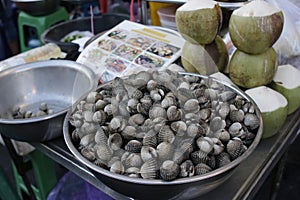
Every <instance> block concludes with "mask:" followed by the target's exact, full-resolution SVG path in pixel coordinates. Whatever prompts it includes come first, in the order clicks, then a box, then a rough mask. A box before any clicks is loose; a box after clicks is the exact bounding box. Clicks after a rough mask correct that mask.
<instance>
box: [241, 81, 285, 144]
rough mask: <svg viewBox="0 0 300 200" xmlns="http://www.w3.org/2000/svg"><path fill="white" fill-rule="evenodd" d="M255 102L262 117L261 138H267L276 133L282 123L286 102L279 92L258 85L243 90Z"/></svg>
mask: <svg viewBox="0 0 300 200" xmlns="http://www.w3.org/2000/svg"><path fill="white" fill-rule="evenodd" d="M245 92H246V94H248V95H249V96H250V97H251V98H252V99H253V101H254V102H255V103H256V104H257V106H258V108H259V109H260V111H261V114H262V119H263V134H262V138H268V137H271V136H273V135H275V134H276V133H278V131H279V129H280V128H281V127H282V125H283V124H284V122H285V120H286V118H287V113H288V102H287V100H286V98H285V97H284V96H283V95H282V94H280V93H279V92H277V91H275V90H273V89H271V88H269V87H266V86H260V87H255V88H251V89H248V90H246V91H245Z"/></svg>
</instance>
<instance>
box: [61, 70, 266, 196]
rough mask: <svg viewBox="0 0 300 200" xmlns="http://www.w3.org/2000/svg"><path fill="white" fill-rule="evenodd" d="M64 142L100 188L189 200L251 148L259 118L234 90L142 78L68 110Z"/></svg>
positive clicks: (167, 76)
mask: <svg viewBox="0 0 300 200" xmlns="http://www.w3.org/2000/svg"><path fill="white" fill-rule="evenodd" d="M74 105H75V106H74V108H73V110H72V111H69V112H68V114H67V116H66V118H65V121H64V128H63V132H64V139H65V142H66V144H67V146H68V148H69V149H70V151H71V152H72V153H73V154H74V156H75V157H76V158H77V159H78V160H79V161H80V162H82V163H83V164H85V165H86V166H87V167H89V168H90V169H92V173H94V175H95V176H96V177H97V178H99V180H101V181H102V182H103V183H104V184H106V185H107V186H109V187H110V188H112V189H113V190H115V191H117V192H119V193H121V194H124V195H126V196H128V197H132V198H134V199H147V198H150V199H153V198H157V199H192V198H196V197H199V196H201V195H202V194H204V193H206V192H208V191H211V190H213V189H215V188H217V187H218V186H219V185H221V184H222V183H223V182H224V181H225V180H227V178H229V177H230V176H231V175H232V172H233V170H234V169H235V168H236V167H237V166H238V165H239V164H240V163H241V162H242V161H243V160H245V159H246V158H247V157H248V156H249V155H250V154H251V153H252V151H253V150H254V149H255V148H256V146H257V145H258V143H259V141H260V139H261V136H262V128H263V124H262V118H261V113H260V111H259V109H258V107H257V106H256V105H255V103H254V102H253V101H252V100H251V99H250V98H249V97H248V96H247V95H246V94H245V93H244V92H242V91H241V90H240V89H238V88H236V87H235V86H232V85H230V84H228V83H226V82H222V81H219V80H216V79H214V78H209V77H206V76H202V75H196V74H191V73H174V72H171V71H168V70H167V71H160V72H158V71H148V72H146V71H143V72H139V73H138V74H134V75H130V76H128V77H126V78H116V79H114V80H113V81H110V82H107V83H105V84H102V85H100V86H99V87H98V88H97V90H96V91H93V92H90V93H88V94H87V95H86V96H85V97H84V98H83V99H81V100H79V101H78V102H76V103H75V104H74Z"/></svg>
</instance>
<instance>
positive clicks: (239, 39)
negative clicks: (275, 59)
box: [228, 0, 284, 54]
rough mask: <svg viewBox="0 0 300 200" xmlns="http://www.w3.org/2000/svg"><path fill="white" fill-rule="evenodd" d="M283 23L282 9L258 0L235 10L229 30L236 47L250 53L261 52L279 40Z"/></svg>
mask: <svg viewBox="0 0 300 200" xmlns="http://www.w3.org/2000/svg"><path fill="white" fill-rule="evenodd" d="M283 23H284V17H283V12H282V11H281V10H280V9H278V8H276V7H274V6H273V5H271V4H270V3H268V2H265V1H262V0H256V1H251V2H250V3H248V4H246V5H244V6H242V7H240V8H239V9H236V10H234V11H233V13H232V15H231V17H230V20H229V26H228V30H229V34H230V37H231V40H232V42H233V44H234V45H235V46H236V48H238V49H239V50H241V51H244V52H246V53H249V54H260V53H263V52H265V51H266V50H267V49H268V48H270V47H271V46H273V44H274V43H275V42H276V41H277V40H278V38H279V36H280V35H281V32H282V29H283Z"/></svg>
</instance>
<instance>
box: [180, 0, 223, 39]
mask: <svg viewBox="0 0 300 200" xmlns="http://www.w3.org/2000/svg"><path fill="white" fill-rule="evenodd" d="M175 17H176V25H177V29H178V31H179V32H180V34H181V35H182V37H183V38H184V39H186V40H188V41H189V42H191V43H194V44H209V43H211V42H213V40H214V39H215V37H216V36H217V33H218V31H219V29H220V27H221V25H222V10H221V8H220V6H219V4H218V3H217V2H216V1H211V0H201V1H199V0H189V1H187V2H186V3H185V4H183V5H182V6H180V7H179V8H178V9H177V10H176V14H175Z"/></svg>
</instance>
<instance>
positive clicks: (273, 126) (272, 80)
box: [176, 0, 300, 138]
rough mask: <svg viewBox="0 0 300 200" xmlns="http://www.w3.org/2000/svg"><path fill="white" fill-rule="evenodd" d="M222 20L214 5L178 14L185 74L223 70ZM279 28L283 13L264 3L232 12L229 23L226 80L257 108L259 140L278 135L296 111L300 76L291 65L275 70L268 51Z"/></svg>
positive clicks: (207, 1)
mask: <svg viewBox="0 0 300 200" xmlns="http://www.w3.org/2000/svg"><path fill="white" fill-rule="evenodd" d="M221 16H222V13H221V10H220V7H219V5H218V3H217V2H215V1H212V0H201V1H198V0H189V1H187V3H185V4H184V5H183V6H181V7H180V8H178V9H177V12H176V23H177V27H178V30H179V32H180V33H181V35H182V36H183V37H184V38H185V40H186V43H185V45H184V46H183V48H182V56H181V61H182V65H183V67H184V68H185V70H186V71H188V72H195V73H199V74H203V75H210V74H212V73H214V72H217V71H221V72H222V70H223V69H224V68H225V67H226V65H227V63H228V53H227V49H226V46H225V44H224V43H223V40H222V39H221V38H220V37H219V36H217V32H218V30H219V28H220V26H221V24H222V18H221ZM283 24H284V17H283V13H282V11H281V10H280V9H278V8H276V7H274V6H273V5H271V4H269V3H267V2H265V1H263V0H254V1H251V2H250V3H248V4H246V5H244V6H242V7H241V8H239V9H236V10H235V11H234V12H233V13H232V15H231V18H230V21H229V34H230V38H231V40H232V43H233V44H234V46H235V47H236V48H237V49H236V50H235V52H234V53H233V55H232V57H231V59H230V61H229V63H228V67H229V77H230V80H231V81H232V82H233V83H234V84H236V85H237V86H239V87H241V88H242V89H245V90H246V91H245V92H246V93H247V94H248V95H249V96H250V97H251V98H252V99H253V100H254V101H255V102H256V104H257V105H258V107H259V108H260V110H261V112H262V117H263V121H264V133H263V138H267V137H270V136H273V135H274V134H276V133H277V132H278V131H279V129H280V128H281V126H282V125H283V124H284V122H285V120H286V117H287V115H288V114H290V113H292V112H294V111H296V110H297V109H298V108H299V106H300V71H299V70H298V69H297V68H295V67H294V66H291V65H283V66H278V60H277V53H276V51H275V50H274V48H273V47H272V46H273V44H274V43H275V42H276V41H277V40H278V38H279V37H280V35H281V32H282V29H283ZM291 39H292V38H291ZM224 48H225V51H224ZM226 53H227V54H226Z"/></svg>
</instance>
